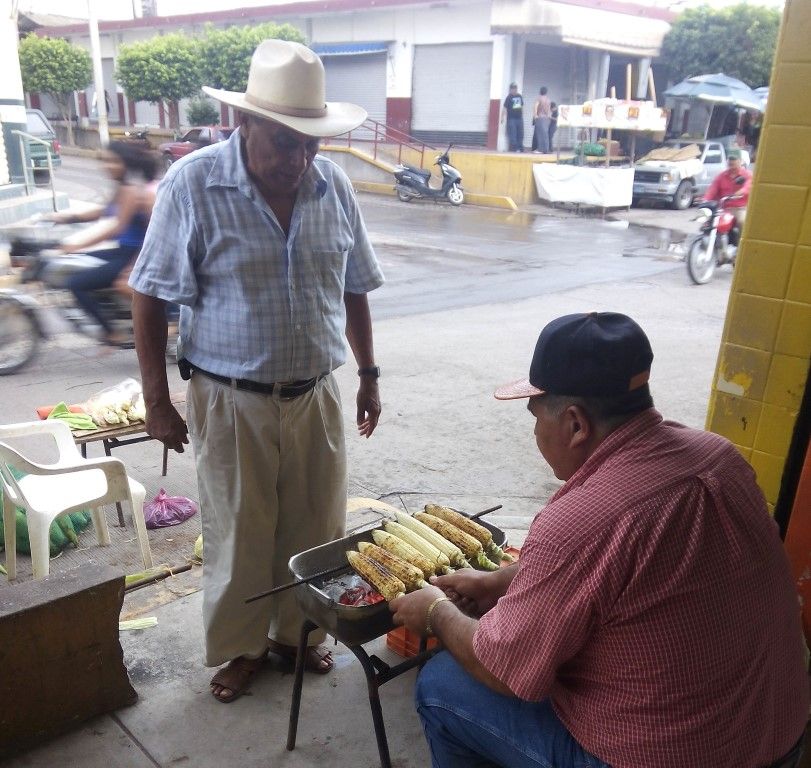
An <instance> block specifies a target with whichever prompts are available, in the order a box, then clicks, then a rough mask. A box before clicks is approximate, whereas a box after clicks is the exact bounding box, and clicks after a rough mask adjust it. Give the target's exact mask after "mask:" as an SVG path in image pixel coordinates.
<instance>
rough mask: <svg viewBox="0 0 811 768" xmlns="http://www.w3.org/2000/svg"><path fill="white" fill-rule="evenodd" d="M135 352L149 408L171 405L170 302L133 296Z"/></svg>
mask: <svg viewBox="0 0 811 768" xmlns="http://www.w3.org/2000/svg"><path fill="white" fill-rule="evenodd" d="M132 324H133V331H134V332H135V349H136V351H137V353H138V364H139V366H140V368H141V384H142V387H143V391H144V403H145V404H146V407H147V408H150V407H155V406H156V405H161V404H163V405H165V404H168V403H169V382H168V380H167V378H166V360H165V356H166V339H167V322H166V302H164V301H163V300H162V299H157V298H155V297H154V296H145V295H144V294H142V293H138V291H134V292H133V295H132Z"/></svg>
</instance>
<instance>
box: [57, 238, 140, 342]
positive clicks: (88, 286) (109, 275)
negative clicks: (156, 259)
mask: <svg viewBox="0 0 811 768" xmlns="http://www.w3.org/2000/svg"><path fill="white" fill-rule="evenodd" d="M139 250H140V249H139V248H138V247H136V246H130V245H120V246H118V248H110V249H109V250H103V251H91V252H90V255H91V256H95V257H96V258H97V259H101V260H102V261H103V262H104V263H103V264H100V265H99V266H98V267H95V268H94V269H83V270H80V271H79V272H75V273H74V274H72V275H71V276H70V277H69V278H68V279H67V280H66V281H65V287H66V288H68V289H69V290H70V291H71V292H72V293H73V295H74V296H75V297H76V303H77V304H78V305H79V306H80V307H81V308H82V309H83V310H84V311H85V312H86V313H87V314H88V315H90V317H92V318H94V319H95V320H96V322H97V323H98V324H99V325H100V326H101V327H102V328H104V330H105V331H106V332H107V333H108V334H109V333H112V331H113V327H112V325H111V324H110V321H109V320H108V319H107V318H106V317H105V316H104V313H103V312H102V311H101V308H100V305H99V302H98V298H97V297H96V295H95V292H96V291H98V290H101V289H103V288H109V287H110V286H111V285H112V284H113V282H114V281H115V279H116V278H117V277H118V276H119V274H121V272H122V271H123V270H124V268H125V267H126V266H127V264H129V263H130V262H131V261H132V260H133V259H134V258H135V257H136V256H137V255H138V251H139Z"/></svg>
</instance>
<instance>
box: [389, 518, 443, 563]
mask: <svg viewBox="0 0 811 768" xmlns="http://www.w3.org/2000/svg"><path fill="white" fill-rule="evenodd" d="M383 528H384V529H385V530H386V532H387V533H390V534H392V535H393V536H396V537H397V538H398V539H402V540H403V541H404V542H406V543H407V544H410V545H411V546H412V547H414V549H416V550H417V551H418V552H420V553H422V554H423V555H424V556H425V557H427V558H428V559H429V560H430V561H431V562H432V563H436V568H437V571H441V572H442V573H447V571H448V568H449V566H450V564H451V561H450V560H448V558H447V556H446V555H444V554H442V552H440V551H439V550H438V549H437V548H436V547H435V546H434V545H433V544H431V543H429V542H427V541H426V540H425V539H423V538H422V536H418V535H417V534H416V533H414V531H412V530H411V529H410V528H406V527H405V526H403V525H400V523H395V522H391V521H389V522H387V523H384V524H383Z"/></svg>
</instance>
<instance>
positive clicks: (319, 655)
mask: <svg viewBox="0 0 811 768" xmlns="http://www.w3.org/2000/svg"><path fill="white" fill-rule="evenodd" d="M268 648H269V650H270V652H271V653H275V654H276V655H277V656H281V657H282V658H283V659H286V660H287V661H290V662H292V663H293V664H295V663H296V655H297V651H298V649H297V648H295V647H294V646H292V645H282V643H277V642H276V641H275V640H268ZM334 666H335V662H334V661H333V659H332V653H331V652H330V651H328V650H327V649H326V648H324V647H323V646H321V645H311V646H309V647H308V648H307V655H306V657H305V659H304V669H306V670H307V671H308V672H315V673H316V674H317V675H326V674H327V673H328V672H331V671H332V668H333V667H334Z"/></svg>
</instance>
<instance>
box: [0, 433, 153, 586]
mask: <svg viewBox="0 0 811 768" xmlns="http://www.w3.org/2000/svg"><path fill="white" fill-rule="evenodd" d="M32 435H50V436H51V437H53V439H54V441H55V442H56V447H57V451H58V454H59V458H58V459H57V460H56V461H55V462H54V463H52V464H37V463H35V462H33V461H31V460H29V459H26V458H25V457H24V456H23V455H22V454H21V453H19V451H17V450H15V449H14V448H12V447H11V446H10V445H8V444H7V443H5V442H0V480H2V486H3V524H4V527H5V536H6V570H7V571H8V578H9V580H11V579H13V578H15V577H16V575H17V551H16V545H17V541H16V539H17V535H16V533H17V532H16V520H15V507H20V508H22V509H24V510H25V514H26V517H27V518H28V538H29V539H30V542H31V561H32V565H33V570H34V578H35V579H41V578H44V577H45V576H47V575H48V570H49V567H50V558H49V549H48V536H49V529H50V527H51V523H52V522H53V521H54V520H56V518H57V517H60V516H62V515H66V514H68V513H70V512H76V511H77V510H80V509H86V508H88V507H90V508H91V509H92V515H93V527H94V528H95V531H96V538H97V539H98V542H99V544H101V545H109V543H110V532H109V530H108V529H107V520H106V519H105V517H104V512H103V511H102V510H101V506H102V505H103V504H111V503H113V502H117V501H126V502H129V505H130V508H131V509H132V517H133V521H134V522H135V530H136V533H137V535H138V543H139V545H140V547H141V555H142V557H143V559H144V567H145V568H151V567H152V552H151V550H150V549H149V539H148V538H147V533H146V522H145V520H144V498H145V496H146V491H145V489H144V486H142V485H141V484H140V483H138V482H137V481H135V480H133V479H132V478H131V477H127V473H126V470H125V469H124V464H123V462H122V461H121V460H120V459H116V458H113V457H104V458H99V459H84V458H82V455H81V454H80V453H79V449H78V447H77V446H76V444H75V443H74V442H73V437H72V436H71V433H70V427H68V425H67V424H65V423H64V422H61V421H58V420H56V419H47V420H44V421H32V422H26V423H23V424H6V425H0V441H3V440H8V439H14V438H21V437H26V438H27V437H30V436H32ZM9 467H14V469H16V470H19V471H20V472H25V473H26V474H25V476H24V477H22V478H20V479H19V480H16V479H15V478H14V475H13V474H12V473H11V472H10V471H9Z"/></svg>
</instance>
